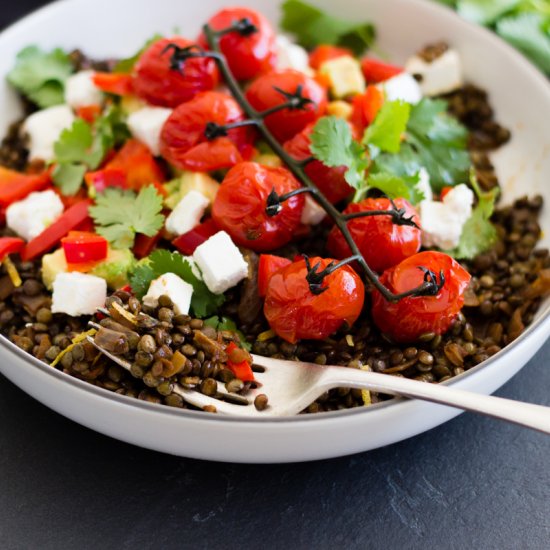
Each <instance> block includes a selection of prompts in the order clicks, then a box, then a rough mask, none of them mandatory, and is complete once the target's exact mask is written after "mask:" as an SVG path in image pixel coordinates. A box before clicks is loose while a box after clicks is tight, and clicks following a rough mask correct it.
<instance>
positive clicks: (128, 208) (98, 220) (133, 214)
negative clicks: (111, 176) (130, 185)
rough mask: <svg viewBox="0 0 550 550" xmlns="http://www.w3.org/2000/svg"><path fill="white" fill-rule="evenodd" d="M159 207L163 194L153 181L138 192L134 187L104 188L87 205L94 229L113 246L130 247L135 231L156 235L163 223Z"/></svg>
mask: <svg viewBox="0 0 550 550" xmlns="http://www.w3.org/2000/svg"><path fill="white" fill-rule="evenodd" d="M113 205H114V207H113ZM161 211H162V197H161V195H159V194H158V192H157V190H156V189H155V188H154V187H153V186H152V185H150V186H148V187H143V188H141V189H140V191H139V193H138V194H137V195H136V194H135V193H134V192H133V191H126V190H122V189H118V188H107V189H106V190H105V191H104V192H103V193H101V194H99V195H98V196H97V197H96V204H95V205H94V206H91V207H90V215H91V216H92V218H93V219H94V222H95V224H96V231H97V232H98V233H99V234H100V235H103V236H104V237H105V238H106V239H107V240H108V241H109V242H110V243H111V244H112V245H113V247H114V248H131V247H132V246H133V244H134V238H135V236H136V233H142V234H144V235H147V236H149V237H152V236H153V235H156V234H157V232H158V231H159V230H160V229H161V228H162V225H163V223H164V216H163V215H162V214H161Z"/></svg>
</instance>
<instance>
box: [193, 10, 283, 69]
mask: <svg viewBox="0 0 550 550" xmlns="http://www.w3.org/2000/svg"><path fill="white" fill-rule="evenodd" d="M241 19H248V21H250V22H251V23H252V24H253V25H254V27H256V31H255V32H252V33H250V34H248V35H247V36H243V35H242V34H239V33H238V32H230V33H227V34H226V35H224V36H222V38H221V39H220V49H221V51H222V53H223V54H224V55H225V58H226V59H227V63H228V64H229V68H230V69H231V72H232V73H233V76H234V77H235V78H236V79H238V80H250V79H252V78H255V77H257V76H258V75H260V74H263V73H267V72H269V71H271V70H273V69H274V68H275V64H276V62H277V49H276V45H275V33H274V32H273V29H272V28H271V25H270V24H269V21H268V20H267V19H266V18H265V17H264V16H263V15H261V14H260V13H258V12H257V11H254V10H251V9H249V8H226V9H223V10H221V11H219V12H218V13H217V14H216V15H214V17H212V18H210V19H209V20H208V24H209V25H210V27H211V28H212V29H214V30H216V31H219V30H222V29H226V28H228V27H230V26H231V25H232V24H234V23H235V22H236V21H240V20H241ZM198 43H199V44H200V45H201V46H202V47H203V48H205V49H208V42H207V40H206V37H205V36H204V34H201V35H200V36H199V39H198Z"/></svg>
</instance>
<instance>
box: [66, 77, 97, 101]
mask: <svg viewBox="0 0 550 550" xmlns="http://www.w3.org/2000/svg"><path fill="white" fill-rule="evenodd" d="M93 76H94V71H80V72H78V73H76V74H73V75H71V76H70V77H69V78H68V79H67V81H66V82H65V103H67V105H69V107H72V108H73V109H75V110H76V109H79V108H80V107H87V106H88V105H100V104H101V102H102V101H103V93H102V92H101V90H100V89H99V88H97V87H96V85H95V84H94V81H93V80H92V77H93Z"/></svg>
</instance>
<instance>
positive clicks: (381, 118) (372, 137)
mask: <svg viewBox="0 0 550 550" xmlns="http://www.w3.org/2000/svg"><path fill="white" fill-rule="evenodd" d="M410 113H411V106H410V104H409V103H405V102H404V101H386V102H385V103H384V105H383V106H382V108H381V109H380V112H379V113H378V115H377V116H376V118H375V119H374V121H373V123H372V124H371V125H370V126H369V127H368V128H367V131H366V132H365V135H364V136H363V143H364V144H366V145H374V146H375V147H378V149H380V150H381V151H385V152H387V153H397V152H398V151H399V148H400V147H401V136H402V134H403V133H404V132H405V129H406V127H407V121H408V120H409V116H410Z"/></svg>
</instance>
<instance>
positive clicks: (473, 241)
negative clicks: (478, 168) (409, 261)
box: [449, 171, 499, 260]
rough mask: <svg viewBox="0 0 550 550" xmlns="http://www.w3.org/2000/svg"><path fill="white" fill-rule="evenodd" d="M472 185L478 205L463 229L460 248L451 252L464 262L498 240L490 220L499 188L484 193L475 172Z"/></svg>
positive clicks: (471, 179)
mask: <svg viewBox="0 0 550 550" xmlns="http://www.w3.org/2000/svg"><path fill="white" fill-rule="evenodd" d="M470 184H471V185H472V187H473V188H474V191H475V193H476V195H477V198H478V203H477V205H476V207H475V208H474V209H473V211H472V215H471V216H470V217H469V218H468V220H467V221H466V223H465V224H464V227H463V228H462V234H461V235H460V242H459V243H458V246H457V247H456V248H455V249H454V250H452V251H451V252H449V254H450V255H451V256H454V257H455V258H459V259H464V260H471V259H472V258H474V257H475V256H477V255H478V254H480V253H481V252H484V251H485V250H487V249H488V248H490V247H491V246H492V245H493V244H495V242H496V240H497V231H496V228H495V226H494V225H493V224H492V223H491V221H490V218H491V216H492V214H493V211H494V208H495V201H496V198H497V197H498V193H499V190H498V187H495V188H494V189H492V190H491V191H488V192H487V193H483V192H482V191H481V189H480V188H479V185H478V183H477V181H476V178H475V175H474V174H473V171H472V176H471V177H470Z"/></svg>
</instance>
